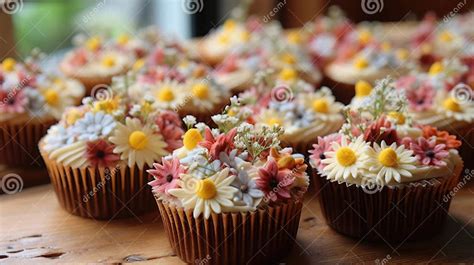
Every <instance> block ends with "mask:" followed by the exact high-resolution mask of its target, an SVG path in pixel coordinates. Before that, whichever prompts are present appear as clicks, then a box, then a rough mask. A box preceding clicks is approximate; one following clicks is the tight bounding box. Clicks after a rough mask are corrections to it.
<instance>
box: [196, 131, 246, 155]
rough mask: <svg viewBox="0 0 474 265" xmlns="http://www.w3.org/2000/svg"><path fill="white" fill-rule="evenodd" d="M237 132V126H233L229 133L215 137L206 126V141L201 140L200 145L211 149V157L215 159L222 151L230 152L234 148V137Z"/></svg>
mask: <svg viewBox="0 0 474 265" xmlns="http://www.w3.org/2000/svg"><path fill="white" fill-rule="evenodd" d="M236 134H237V128H233V129H232V130H230V131H229V132H227V133H222V134H220V135H219V136H217V137H214V135H212V132H211V130H210V129H209V128H206V131H205V133H204V141H202V142H200V143H199V145H201V146H202V147H204V148H206V149H207V150H209V153H210V154H211V157H212V158H213V159H214V160H215V159H218V158H219V155H220V153H221V152H226V153H229V152H230V151H232V150H233V149H234V147H235V145H234V137H235V135H236Z"/></svg>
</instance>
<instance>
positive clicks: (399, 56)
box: [325, 43, 416, 104]
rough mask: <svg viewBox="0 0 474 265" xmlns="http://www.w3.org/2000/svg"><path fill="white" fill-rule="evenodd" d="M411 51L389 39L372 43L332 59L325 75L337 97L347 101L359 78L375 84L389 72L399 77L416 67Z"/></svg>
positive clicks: (353, 91) (351, 95) (346, 102)
mask: <svg viewBox="0 0 474 265" xmlns="http://www.w3.org/2000/svg"><path fill="white" fill-rule="evenodd" d="M408 55H409V53H408V51H407V50H405V49H395V48H392V47H391V46H390V44H388V43H372V44H370V45H368V46H367V47H365V48H364V49H362V50H360V51H359V52H357V53H356V54H354V55H353V56H351V57H349V58H346V59H344V60H337V61H334V62H332V63H330V64H329V65H328V66H327V67H326V68H325V75H326V77H327V79H328V82H329V83H330V84H331V87H332V90H333V93H334V95H335V96H336V98H337V99H338V100H339V101H341V102H343V103H345V104H348V103H349V102H350V101H351V99H352V98H353V96H354V94H355V84H356V82H357V81H359V80H364V81H366V82H368V83H370V84H373V83H374V82H375V80H377V79H380V78H383V77H385V76H387V75H391V76H394V77H396V76H400V75H403V74H406V73H407V72H408V71H409V70H411V69H413V68H416V64H415V62H413V61H411V60H410V59H409V57H408Z"/></svg>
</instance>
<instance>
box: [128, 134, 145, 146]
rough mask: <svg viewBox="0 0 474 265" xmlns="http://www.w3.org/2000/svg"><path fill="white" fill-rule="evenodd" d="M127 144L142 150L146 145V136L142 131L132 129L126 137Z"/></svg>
mask: <svg viewBox="0 0 474 265" xmlns="http://www.w3.org/2000/svg"><path fill="white" fill-rule="evenodd" d="M128 144H129V145H130V146H131V147H132V148H133V149H135V150H142V149H144V148H145V147H146V146H147V145H148V136H147V135H146V134H145V133H144V132H142V131H134V132H132V133H131V134H130V136H129V137H128Z"/></svg>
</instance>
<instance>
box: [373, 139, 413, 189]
mask: <svg viewBox="0 0 474 265" xmlns="http://www.w3.org/2000/svg"><path fill="white" fill-rule="evenodd" d="M367 154H368V156H369V160H368V162H367V166H368V169H369V172H370V173H372V174H374V175H375V176H376V178H377V179H378V180H380V181H382V182H383V183H390V182H391V181H392V179H395V181H397V182H400V181H401V176H403V177H411V176H412V173H411V171H412V170H414V169H415V168H416V166H415V164H416V157H414V156H413V151H411V150H407V149H405V146H404V145H400V146H397V144H396V143H393V144H391V145H390V146H388V145H387V144H386V143H385V141H382V144H381V145H379V144H377V143H374V148H370V149H368V152H367Z"/></svg>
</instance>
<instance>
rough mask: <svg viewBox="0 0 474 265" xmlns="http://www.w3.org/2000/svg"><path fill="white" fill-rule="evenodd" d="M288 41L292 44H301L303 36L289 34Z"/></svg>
mask: <svg viewBox="0 0 474 265" xmlns="http://www.w3.org/2000/svg"><path fill="white" fill-rule="evenodd" d="M288 41H289V42H290V43H292V44H299V43H301V41H302V38H301V35H300V34H299V33H298V32H290V33H288Z"/></svg>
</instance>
